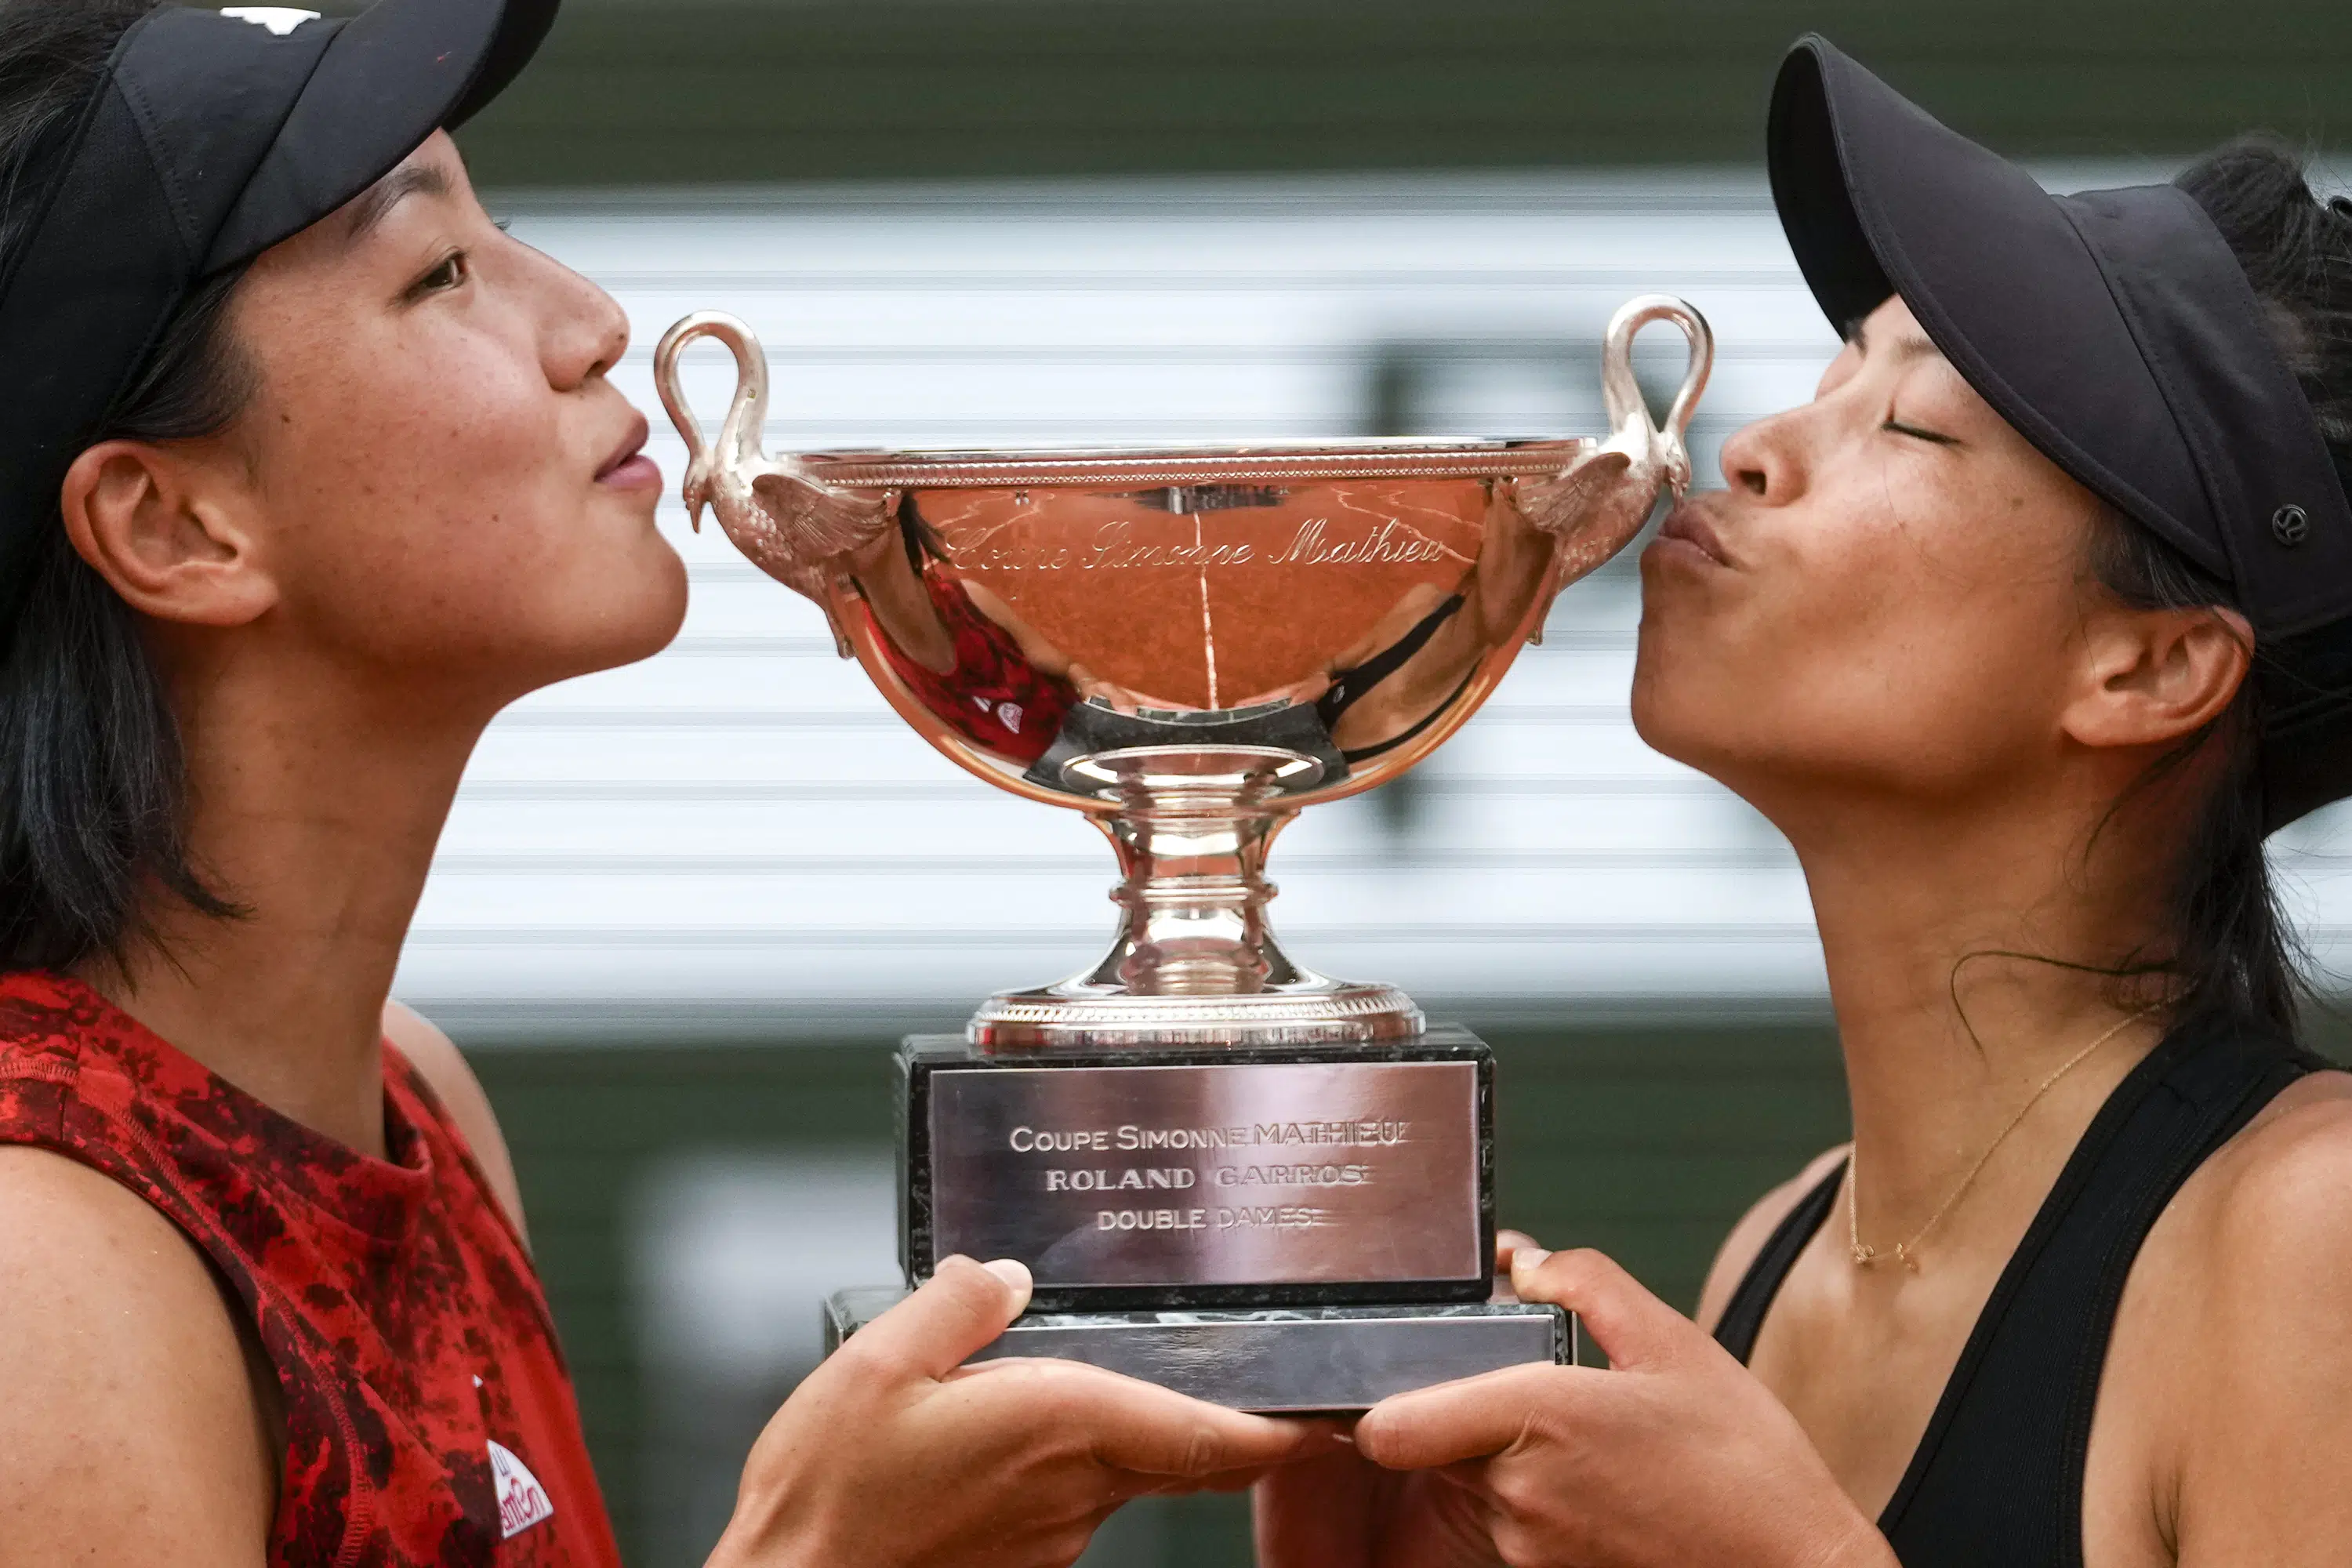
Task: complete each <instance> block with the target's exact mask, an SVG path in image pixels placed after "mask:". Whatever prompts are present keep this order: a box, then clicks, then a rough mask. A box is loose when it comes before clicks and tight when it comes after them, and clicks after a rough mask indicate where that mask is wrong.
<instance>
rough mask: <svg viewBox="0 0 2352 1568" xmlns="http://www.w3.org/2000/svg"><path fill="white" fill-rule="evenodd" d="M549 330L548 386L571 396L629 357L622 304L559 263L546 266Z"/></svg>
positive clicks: (544, 336)
mask: <svg viewBox="0 0 2352 1568" xmlns="http://www.w3.org/2000/svg"><path fill="white" fill-rule="evenodd" d="M545 265H546V271H547V274H548V277H547V279H546V292H547V303H546V314H545V316H544V318H543V320H544V321H545V323H546V325H545V327H544V329H543V330H542V332H541V343H542V345H543V347H542V349H541V353H542V356H543V357H544V359H545V361H546V365H547V380H548V384H549V385H551V386H552V387H554V388H555V389H556V390H557V391H558V392H571V391H574V390H576V389H577V388H579V387H581V386H583V385H585V384H588V383H589V382H591V381H593V380H595V379H596V378H597V377H599V376H602V375H605V374H610V373H611V371H612V369H613V367H614V365H616V364H618V363H621V356H622V355H623V354H624V353H627V352H628V347H629V318H628V313H627V312H626V311H625V310H622V309H621V306H620V301H618V300H614V298H613V297H612V296H611V295H610V294H607V293H605V292H604V289H600V288H598V287H597V286H596V285H595V284H593V283H592V282H590V281H589V280H588V279H585V278H583V277H581V276H580V274H578V273H577V272H574V271H572V269H571V268H568V267H565V266H563V265H562V264H561V263H559V262H556V261H554V260H548V261H547V262H546V264H545Z"/></svg>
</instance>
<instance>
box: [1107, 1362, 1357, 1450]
mask: <svg viewBox="0 0 2352 1568" xmlns="http://www.w3.org/2000/svg"><path fill="white" fill-rule="evenodd" d="M1061 1364H1062V1365H1063V1366H1064V1367H1066V1369H1067V1375H1068V1378H1069V1385H1070V1386H1069V1389H1068V1391H1067V1393H1068V1402H1067V1403H1066V1405H1064V1408H1065V1409H1066V1411H1068V1413H1069V1415H1070V1417H1071V1418H1072V1419H1073V1420H1075V1421H1076V1422H1077V1423H1078V1424H1079V1425H1080V1426H1082V1427H1083V1428H1084V1429H1085V1430H1087V1431H1090V1432H1091V1433H1093V1435H1094V1450H1095V1457H1096V1458H1097V1459H1099V1460H1100V1461H1101V1462H1102V1463H1104V1464H1106V1465H1108V1466H1110V1467H1112V1468H1116V1469H1121V1470H1132V1471H1134V1472H1135V1473H1137V1474H1139V1475H1145V1476H1162V1477H1168V1478H1171V1479H1198V1478H1200V1477H1202V1476H1210V1475H1215V1474H1217V1473H1219V1472H1220V1471H1224V1470H1240V1469H1251V1468H1264V1467H1265V1466H1269V1465H1283V1464H1288V1463H1290V1462H1291V1461H1292V1460H1295V1459H1300V1458H1307V1456H1308V1455H1310V1454H1318V1453H1322V1452H1325V1451H1327V1450H1328V1449H1329V1448H1330V1447H1332V1446H1333V1443H1334V1439H1333V1437H1332V1436H1331V1435H1330V1430H1329V1427H1328V1424H1325V1423H1320V1422H1311V1421H1285V1420H1276V1419H1273V1418H1270V1417H1267V1416H1264V1415H1243V1414H1242V1413H1241V1412H1240V1411H1238V1410H1228V1409H1226V1408H1225V1407H1224V1406H1223V1405H1210V1404H1207V1403H1205V1402H1203V1401H1202V1400H1198V1399H1192V1398H1188V1397H1186V1396H1185V1395H1183V1394H1178V1393H1176V1392H1175V1391H1174V1390H1172V1389H1167V1388H1162V1387H1160V1385H1159V1384H1151V1383H1144V1382H1141V1381H1139V1379H1136V1378H1131V1377H1124V1376H1121V1375H1120V1374H1118V1373H1111V1372H1104V1371H1102V1370H1100V1369H1099V1368H1096V1367H1090V1366H1080V1365H1076V1363H1061Z"/></svg>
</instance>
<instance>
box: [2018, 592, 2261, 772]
mask: <svg viewBox="0 0 2352 1568" xmlns="http://www.w3.org/2000/svg"><path fill="white" fill-rule="evenodd" d="M2253 647H2254V632H2253V627H2252V626H2250V625H2248V624H2247V621H2246V618H2245V617H2244V616H2241V615H2240V614H2238V613H2237V612H2236V611H2235V610H2231V609H2225V608H2222V607H2221V606H2218V605H2216V606H2210V607H2202V608H2198V609H2191V610H2110V611H2106V612H2104V613H2101V614H2098V615H2095V616H2093V617H2092V618H2091V622H2090V625H2089V626H2088V627H2087V629H2086V633H2085V637H2084V658H2085V667H2084V676H2085V679H2084V685H2083V688H2082V689H2081V690H2080V691H2079V692H2078V693H2077V694H2076V696H2075V697H2074V700H2073V701H2071V702H2069V703H2068V704H2067V705H2066V709H2065V710H2064V712H2063V714H2062V715H2061V716H2060V724H2061V727H2062V728H2063V730H2064V731H2065V732H2066V733H2067V735H2069V736H2070V737H2072V738H2073V739H2074V741H2076V742H2079V743H2081V744H2083V745H2085V746H2099V747H2107V746H2130V747H2142V746H2162V745H2168V744H2170V743H2171V742H2176V741H2179V740H2181V739H2183V738H2185V737H2187V736H2189V735H2192V734H2194V733H2196V731H2199V730H2201V729H2203V728H2204V727H2205V726H2206V725H2208V724H2210V723H2211V722H2212V721H2214V720H2216V719H2218V718H2220V717H2221V713H2222V712H2223V710H2226V709H2227V708H2228V707H2229V706H2230V701H2231V699H2232V698H2234V697H2235V696H2237V694H2238V688H2239V687H2240V686H2242V684H2244V682H2245V679H2246V672H2247V670H2248V668H2250V666H2251V665H2252V660H2253Z"/></svg>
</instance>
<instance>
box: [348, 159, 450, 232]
mask: <svg viewBox="0 0 2352 1568" xmlns="http://www.w3.org/2000/svg"><path fill="white" fill-rule="evenodd" d="M448 194H449V176H448V175H447V174H446V173H444V172H443V171H442V170H441V169H439V168H438V167H436V165H434V164H431V163H403V164H402V165H401V166H400V167H399V168H397V169H394V171H393V172H392V173H391V174H386V175H385V176H384V177H383V179H381V180H378V181H377V182H376V183H375V184H373V185H370V186H369V187H368V188H367V189H366V190H364V191H362V192H361V193H360V195H359V198H358V199H357V200H356V201H354V202H352V210H351V214H350V216H348V217H347V218H346V219H345V220H344V224H343V243H344V244H346V245H357V244H358V243H359V242H360V241H361V240H362V239H364V238H366V237H367V235H368V233H369V231H370V230H372V229H373V228H374V227H375V226H376V225H378V224H380V223H382V222H383V219H384V215H385V214H387V213H389V212H391V211H392V209H393V208H394V207H395V206H398V205H400V202H401V198H402V197H404V196H414V195H425V196H446V195H448Z"/></svg>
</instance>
